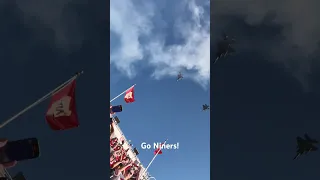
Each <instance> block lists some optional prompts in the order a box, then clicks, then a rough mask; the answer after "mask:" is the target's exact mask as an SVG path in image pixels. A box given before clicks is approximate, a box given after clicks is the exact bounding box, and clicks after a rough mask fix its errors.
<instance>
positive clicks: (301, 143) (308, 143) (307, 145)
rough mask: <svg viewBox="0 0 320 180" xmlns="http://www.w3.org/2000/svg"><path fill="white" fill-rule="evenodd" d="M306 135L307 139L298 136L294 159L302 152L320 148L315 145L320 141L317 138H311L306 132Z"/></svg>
mask: <svg viewBox="0 0 320 180" xmlns="http://www.w3.org/2000/svg"><path fill="white" fill-rule="evenodd" d="M304 137H305V139H303V138H301V137H299V136H298V137H297V155H296V156H295V157H294V158H293V159H297V158H298V157H299V156H300V155H302V154H307V153H308V152H311V151H317V150H318V148H317V147H316V146H315V145H314V144H317V143H318V141H317V140H314V139H311V138H310V137H309V136H308V135H307V134H304Z"/></svg>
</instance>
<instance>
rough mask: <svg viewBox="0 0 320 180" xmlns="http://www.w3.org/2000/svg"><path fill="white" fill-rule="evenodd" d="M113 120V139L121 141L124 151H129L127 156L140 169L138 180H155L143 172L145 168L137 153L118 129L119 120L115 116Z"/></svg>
mask: <svg viewBox="0 0 320 180" xmlns="http://www.w3.org/2000/svg"><path fill="white" fill-rule="evenodd" d="M112 120H113V122H114V123H113V124H114V126H113V128H114V132H113V133H114V137H117V138H118V139H119V140H121V141H122V140H123V141H124V144H123V147H124V149H129V150H128V152H127V154H128V156H129V157H130V158H131V159H132V161H133V162H135V163H136V164H137V165H139V166H140V167H141V170H140V179H139V180H151V179H155V178H154V177H152V176H150V175H149V173H148V172H145V167H144V166H143V164H142V163H141V161H140V159H139V158H138V154H139V153H138V152H137V150H136V149H135V148H133V147H132V146H131V145H130V141H128V139H127V138H126V137H125V135H124V134H123V132H122V131H121V129H120V126H119V123H120V120H119V118H118V117H117V116H114V117H112ZM141 173H143V174H141Z"/></svg>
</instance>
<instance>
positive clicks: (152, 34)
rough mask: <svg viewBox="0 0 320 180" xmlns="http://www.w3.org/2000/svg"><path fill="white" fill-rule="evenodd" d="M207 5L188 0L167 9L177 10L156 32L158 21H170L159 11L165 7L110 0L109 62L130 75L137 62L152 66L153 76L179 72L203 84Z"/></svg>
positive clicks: (206, 63)
mask: <svg viewBox="0 0 320 180" xmlns="http://www.w3.org/2000/svg"><path fill="white" fill-rule="evenodd" d="M203 4H204V3H203ZM208 5H209V4H208V3H206V5H204V7H203V6H200V5H199V4H197V3H196V2H195V1H193V0H190V1H187V2H184V4H179V6H177V8H171V9H175V10H177V11H181V13H180V14H179V13H176V15H174V16H171V18H172V19H173V23H170V24H169V23H168V24H167V26H166V28H163V29H162V31H161V32H160V31H159V30H158V29H157V28H158V24H157V23H158V22H160V21H161V22H165V23H166V21H170V22H171V21H172V19H165V18H164V17H163V15H162V14H161V13H160V12H161V11H162V12H165V11H170V10H168V9H169V8H166V9H162V10H159V7H158V4H155V3H152V2H150V1H148V2H147V3H146V2H144V3H143V4H140V5H137V4H136V3H133V2H132V1H130V0H111V2H110V31H111V35H110V36H111V50H110V51H111V64H112V65H114V66H115V67H116V68H117V69H118V70H119V71H120V72H123V73H124V74H126V75H127V76H128V77H130V78H132V77H134V76H135V75H137V72H139V68H141V66H140V65H139V64H143V65H144V66H150V67H152V68H153V73H152V74H151V76H152V77H153V78H155V79H161V78H162V77H164V76H176V75H177V73H178V72H179V71H182V72H183V73H184V75H185V77H186V78H190V79H192V80H194V81H196V82H198V83H199V84H200V85H202V86H204V87H205V86H207V85H208V83H209V78H210V27H209V26H210V25H209V24H210V22H209V20H210V19H209V12H206V11H205V8H207V9H209V7H208ZM172 6H174V5H172ZM205 6H207V7H205ZM181 7H183V8H181ZM179 8H180V9H179ZM178 9H179V10H178ZM166 13H170V12H166ZM177 14H178V15H177ZM186 17H188V18H186ZM155 21H157V22H155ZM169 41H170V42H169Z"/></svg>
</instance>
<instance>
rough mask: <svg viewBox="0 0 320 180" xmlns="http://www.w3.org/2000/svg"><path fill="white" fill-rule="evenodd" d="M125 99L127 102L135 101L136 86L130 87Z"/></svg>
mask: <svg viewBox="0 0 320 180" xmlns="http://www.w3.org/2000/svg"><path fill="white" fill-rule="evenodd" d="M124 101H125V102H126V103H133V102H134V101H135V99H134V87H132V88H130V89H128V90H127V91H126V95H125V96H124Z"/></svg>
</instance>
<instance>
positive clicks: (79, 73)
mask: <svg viewBox="0 0 320 180" xmlns="http://www.w3.org/2000/svg"><path fill="white" fill-rule="evenodd" d="M83 73H84V72H83V70H82V71H79V72H77V73H76V75H77V76H79V75H81V74H83Z"/></svg>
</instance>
